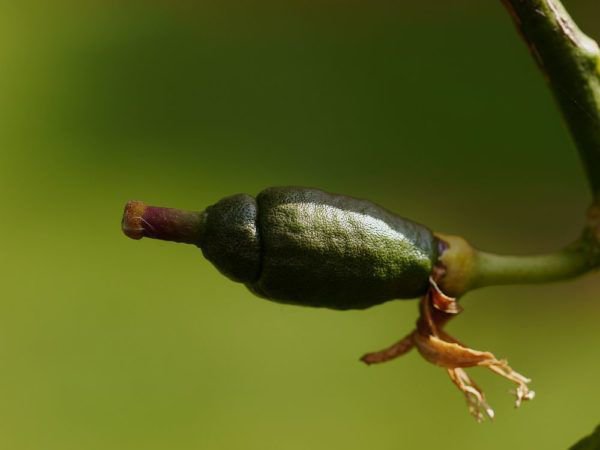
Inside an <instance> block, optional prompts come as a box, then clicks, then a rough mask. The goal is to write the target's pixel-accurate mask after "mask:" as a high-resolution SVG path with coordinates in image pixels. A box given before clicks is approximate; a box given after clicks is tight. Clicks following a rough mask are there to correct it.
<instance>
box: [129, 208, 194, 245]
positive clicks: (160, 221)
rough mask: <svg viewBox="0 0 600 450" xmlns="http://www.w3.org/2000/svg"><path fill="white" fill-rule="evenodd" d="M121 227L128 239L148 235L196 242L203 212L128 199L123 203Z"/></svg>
mask: <svg viewBox="0 0 600 450" xmlns="http://www.w3.org/2000/svg"><path fill="white" fill-rule="evenodd" d="M121 228H122V229H123V233H125V235H126V236H127V237H130V238H131V239H141V238H143V237H148V238H152V239H161V240H163V241H174V242H185V243H188V244H197V243H198V241H199V240H200V234H201V231H202V213H201V212H195V211H184V210H181V209H174V208H161V207H158V206H148V205H146V204H145V203H143V202H138V201H130V202H128V203H127V205H125V211H124V213H123V221H122V222H121Z"/></svg>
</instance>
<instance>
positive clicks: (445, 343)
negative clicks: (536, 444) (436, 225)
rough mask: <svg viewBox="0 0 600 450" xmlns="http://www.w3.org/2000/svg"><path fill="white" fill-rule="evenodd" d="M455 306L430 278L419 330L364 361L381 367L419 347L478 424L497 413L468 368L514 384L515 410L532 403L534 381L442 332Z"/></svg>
mask: <svg viewBox="0 0 600 450" xmlns="http://www.w3.org/2000/svg"><path fill="white" fill-rule="evenodd" d="M454 303H456V300H455V299H453V298H451V297H448V296H447V295H445V294H444V293H443V292H442V291H441V290H440V289H439V287H438V285H437V283H436V281H435V280H434V279H433V278H431V279H430V288H429V291H428V292H427V294H426V295H424V296H423V297H422V298H421V302H420V305H419V309H420V316H419V319H418V320H417V325H416V329H415V330H414V331H413V332H412V333H410V334H409V335H408V336H406V337H405V338H403V339H402V340H400V341H399V342H397V343H395V344H394V345H392V346H391V347H388V348H386V349H384V350H381V351H378V352H373V353H368V354H366V355H364V356H363V357H362V358H361V360H362V361H363V362H365V363H366V364H377V363H382V362H386V361H389V360H391V359H394V358H397V357H399V356H401V355H403V354H405V353H407V352H409V351H410V350H411V349H412V348H413V347H416V348H417V350H418V351H419V353H420V354H421V356H422V357H423V358H425V359H426V360H427V361H429V362H430V363H432V364H435V365H437V366H440V367H443V368H445V369H446V370H447V372H448V375H449V376H450V379H451V380H452V382H453V383H454V384H455V385H456V387H457V388H458V389H459V390H460V391H461V392H463V393H464V395H465V397H466V400H467V406H468V408H469V412H470V413H471V415H473V417H475V419H476V420H477V421H478V422H482V421H483V420H485V418H486V417H487V418H489V419H493V418H494V410H493V409H492V408H491V407H490V406H489V404H488V403H487V400H486V398H485V395H484V393H483V391H482V390H481V388H480V387H479V386H477V384H476V383H475V382H474V381H473V380H472V379H471V377H469V375H468V374H467V372H466V371H465V370H464V369H465V368H468V367H477V366H480V367H487V368H488V369H490V370H491V371H492V372H494V373H496V374H498V375H500V376H502V377H504V378H506V379H508V380H510V381H512V382H513V383H515V384H516V386H517V387H516V389H515V391H514V393H515V395H516V401H515V406H516V407H519V406H521V403H522V402H523V401H525V400H531V399H533V397H534V396H535V392H534V391H532V390H530V389H529V387H528V386H527V385H528V384H529V382H530V381H531V380H529V379H528V378H526V377H524V376H523V375H521V374H519V373H517V372H515V371H514V370H513V369H512V368H511V367H510V366H509V365H508V363H507V362H506V361H504V360H499V359H497V358H496V357H495V356H494V355H493V354H492V353H490V352H483V351H479V350H474V349H471V348H469V347H467V346H466V345H464V344H463V343H461V342H460V341H458V340H457V339H455V338H454V337H452V336H450V335H449V334H448V333H446V332H445V331H444V330H443V327H444V325H445V324H446V323H447V322H448V321H449V320H450V319H451V318H452V317H454V316H455V315H456V314H458V313H459V312H460V309H459V308H458V305H455V304H454ZM441 306H445V307H441Z"/></svg>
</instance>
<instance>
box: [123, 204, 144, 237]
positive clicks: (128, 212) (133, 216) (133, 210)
mask: <svg viewBox="0 0 600 450" xmlns="http://www.w3.org/2000/svg"><path fill="white" fill-rule="evenodd" d="M146 207H147V205H146V204H145V203H144V202H138V201H136V200H132V201H130V202H127V204H126V205H125V211H124V212H123V220H122V221H121V229H122V230H123V233H125V235H126V236H127V237H130V238H131V239H141V238H143V237H144V236H145V234H144V226H143V222H142V221H143V216H144V212H145V211H146Z"/></svg>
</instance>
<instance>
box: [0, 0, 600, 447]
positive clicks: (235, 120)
mask: <svg viewBox="0 0 600 450" xmlns="http://www.w3.org/2000/svg"><path fill="white" fill-rule="evenodd" d="M4 3H7V4H4V5H2V6H1V7H0V67H1V70H0V83H1V89H0V99H1V102H0V200H1V201H2V208H3V209H2V211H3V212H2V221H1V222H0V232H1V233H2V236H3V237H4V238H3V239H2V245H1V250H0V255H1V256H0V267H1V269H2V274H3V276H2V291H1V297H0V298H1V300H0V309H1V312H0V448H1V449H7V450H54V449H56V450H82V449H83V450H106V449H111V450H130V449H144V450H153V449H161V450H162V449H176V450H187V449H211V450H212V449H244V450H249V449H261V450H269V449H273V450H280V449H285V450H305V449H315V450H320V449H327V450H331V449H344V450H354V449H356V450H358V449H360V450H364V449H367V448H369V449H381V450H392V449H394V450H395V449H416V448H419V449H430V448H431V449H433V448H450V449H490V450H493V449H506V448H514V449H532V448H543V449H564V448H566V447H568V446H569V445H571V444H573V443H575V442H576V441H577V440H578V439H579V438H581V437H582V436H583V435H585V434H587V433H589V432H590V431H591V430H592V429H593V427H594V426H595V425H596V424H597V423H598V422H600V417H599V414H598V404H599V403H600V388H599V387H598V379H599V377H600V359H599V358H598V355H597V347H598V345H597V343H598V339H599V338H600V331H599V330H598V327H597V323H598V314H599V313H600V302H599V301H598V300H599V299H598V292H599V288H600V280H599V279H598V277H597V276H587V277H584V278H583V279H580V280H576V281H572V282H567V283H562V284H556V285H547V286H537V287H502V288H488V289H485V290H481V291H477V292H474V293H472V294H469V295H468V296H467V297H466V298H465V299H464V302H463V303H464V305H465V307H466V311H465V313H464V314H463V315H462V316H461V317H460V318H459V319H457V320H456V321H455V322H454V323H452V324H451V326H450V329H451V331H452V332H453V333H454V334H456V335H458V336H459V337H460V338H461V339H463V340H464V341H466V342H468V343H469V344H471V345H472V346H474V347H476V348H481V349H489V350H492V351H494V352H495V353H496V354H497V355H498V356H500V357H507V358H509V360H510V362H511V364H512V365H513V366H514V367H515V368H516V369H517V370H519V371H521V372H523V373H524V374H526V375H528V376H530V377H532V378H533V380H534V381H533V387H534V389H535V390H536V391H537V393H538V397H537V398H536V399H535V401H533V402H531V403H529V404H526V405H525V406H524V407H522V408H521V409H520V410H517V411H515V410H513V400H512V397H511V396H509V395H508V394H507V391H508V390H509V389H510V386H509V384H508V383H507V382H505V381H504V380H502V379H500V378H498V377H494V376H492V375H489V374H488V373H486V372H485V371H484V370H483V369H474V370H472V371H471V373H472V375H473V376H474V377H475V378H476V380H478V381H479V383H480V384H481V385H483V387H484V388H485V390H486V393H487V395H488V398H489V400H490V403H491V404H492V405H493V406H494V407H495V408H496V412H497V420H496V421H495V423H494V424H489V423H488V424H483V425H477V424H476V423H475V422H474V421H473V420H472V419H471V417H470V416H469V415H468V413H467V410H466V407H465V404H464V400H463V398H462V396H461V394H460V393H459V392H458V391H457V390H456V389H455V388H454V387H453V386H452V385H451V383H450V381H449V379H448V378H447V376H446V374H445V373H444V371H442V370H440V369H438V368H435V367H433V366H431V365H429V364H427V363H425V362H424V361H423V360H422V359H421V358H420V357H419V356H418V355H417V354H416V353H411V354H409V355H408V356H406V357H404V358H402V359H399V360H397V361H395V362H392V363H389V364H386V365H383V366H381V367H370V368H367V367H365V366H363V365H362V364H360V363H359V362H358V357H359V356H360V355H362V354H363V353H364V352H366V351H370V350H377V349H379V348H381V347H383V346H386V345H388V344H390V343H391V342H393V341H394V340H396V339H398V338H399V337H401V336H402V335H404V334H405V333H406V332H407V331H408V330H410V329H411V327H412V326H413V324H414V321H415V318H416V315H417V311H416V303H415V302H411V301H406V302H392V303H390V304H387V305H383V306H380V307H376V308H373V309H371V310H367V311H363V312H335V311H327V310H313V309H303V308H299V307H292V306H282V305H278V304H275V303H269V302H266V301H264V300H260V299H257V298H255V297H253V296H252V295H251V294H250V293H249V292H247V291H246V290H245V289H244V288H243V286H241V285H237V284H235V283H232V282H230V281H228V280H226V279H225V278H223V277H222V276H221V275H220V274H219V273H218V272H217V271H216V270H215V269H214V268H213V267H212V266H211V265H210V264H209V263H208V262H206V261H205V260H204V259H203V258H202V256H201V254H200V252H199V251H198V250H196V249H194V248H193V247H191V246H184V245H174V244H168V243H162V242H155V241H150V240H144V241H141V242H134V241H131V240H128V239H126V238H125V237H124V236H123V235H122V234H121V232H120V227H119V225H120V223H119V222H120V216H121V212H122V207H123V205H124V203H125V202H126V201H127V200H130V199H139V200H144V201H147V202H149V203H153V204H157V205H166V206H173V207H181V208H190V209H200V208H203V207H205V206H206V205H208V204H211V203H213V202H215V201H217V200H218V199H220V198H221V197H223V196H225V195H229V194H233V193H237V192H248V193H256V192H258V191H259V190H260V189H262V188H263V187H266V186H270V185H285V184H297V185H307V186H315V187H320V188H323V189H326V190H329V191H333V192H339V193H345V194H349V195H354V196H358V197H363V198H369V199H371V200H373V201H376V202H378V203H380V204H382V205H385V206H386V207H388V208H390V209H392V210H394V211H397V212H398V213H400V214H402V215H405V216H407V217H410V218H412V219H414V220H417V221H420V222H423V223H426V224H428V225H429V226H430V227H432V228H434V229H436V230H440V231H444V232H449V233H458V234H461V235H464V236H466V237H468V238H469V239H470V240H471V241H472V242H473V243H475V244H476V245H478V246H480V247H482V248H485V249H489V250H496V251H501V252H523V253H526V252H536V251H546V250H551V249H554V248H557V247H558V246H560V245H563V244H566V243H568V242H569V241H570V240H572V239H574V238H575V237H576V236H577V234H578V232H579V229H580V228H581V226H582V222H583V214H582V213H583V211H584V209H585V207H586V206H587V204H588V203H589V201H590V197H589V194H588V191H587V186H586V182H585V180H584V178H583V171H582V168H581V167H580V164H579V160H578V158H577V154H576V151H575V149H574V147H573V145H572V143H571V141H570V139H569V137H568V135H567V133H566V131H565V128H564V126H563V124H562V122H561V120H560V117H559V115H558V113H557V109H556V107H555V105H554V103H553V100H552V98H551V97H550V95H549V93H548V91H547V89H546V87H545V86H544V83H543V81H542V77H541V76H540V75H539V74H538V72H537V70H536V68H535V66H534V64H533V62H532V61H531V58H530V56H529V55H528V53H527V51H526V49H525V46H524V45H523V44H522V43H521V42H520V41H519V39H518V37H517V35H516V32H515V30H514V29H513V26H512V24H511V23H510V21H509V19H508V17H507V14H506V12H505V11H504V10H503V9H502V7H501V6H500V2H499V1H492V2H480V1H477V0H470V1H469V0H461V1H457V2H443V1H433V2H427V4H423V5H422V6H418V5H417V4H416V3H415V2H405V1H400V0H399V1H397V2H379V3H376V4H366V3H363V2H341V1H328V2H303V1H300V0H294V1H291V2H285V3H280V2H268V1H255V2H250V3H247V2H234V1H230V0H226V1H222V2H209V3H202V4H199V5H193V4H190V3H189V2H174V1H172V2H171V1H164V2H158V1H152V2H151V1H146V2H142V1H140V2H133V1H127V2H64V1H63V2H46V3H42V2H11V4H8V2H4ZM422 3H425V2H422ZM567 5H568V6H569V7H570V9H571V11H572V12H573V14H574V15H575V17H576V18H578V19H579V21H580V23H581V24H582V26H583V27H584V28H585V29H586V30H587V31H588V32H589V33H590V34H591V35H592V36H595V37H596V38H599V37H600V21H598V20H597V19H598V17H600V16H599V13H600V5H598V3H597V2H592V1H591V0H579V1H575V0H572V1H569V2H568V4H567Z"/></svg>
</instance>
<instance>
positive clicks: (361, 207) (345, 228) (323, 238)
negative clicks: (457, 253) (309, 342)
mask: <svg viewBox="0 0 600 450" xmlns="http://www.w3.org/2000/svg"><path fill="white" fill-rule="evenodd" d="M202 214H203V217H202V226H201V227H200V239H199V242H198V245H199V246H200V248H201V249H202V251H203V253H204V255H205V257H206V258H207V259H209V260H210V261H211V262H213V264H214V265H215V266H216V267H217V268H218V269H219V270H220V271H221V272H222V273H223V274H224V275H226V276H228V277H229V278H231V279H232V280H234V281H239V282H242V283H244V284H245V285H246V286H247V287H248V288H249V289H250V290H251V291H252V292H253V293H255V294H256V295H258V296H260V297H263V298H266V299H269V300H273V301H276V302H280V303H288V304H295V305H304V306H313V307H325V308H332V309H339V310H345V309H364V308H368V307H371V306H374V305H378V304H380V303H383V302H386V301H388V300H392V299H398V298H414V297H418V296H420V295H423V294H424V293H425V292H426V291H427V288H428V286H429V275H430V273H431V271H432V268H433V265H434V264H435V262H436V260H437V256H438V255H437V252H438V241H437V239H436V238H435V237H434V236H433V234H432V232H431V231H430V230H429V229H428V228H426V227H424V226H423V225H420V224H417V223H414V222H411V221H409V220H406V219H403V218H401V217H398V216H396V215H394V214H392V213H391V212H389V211H387V210H385V209H383V208H381V207H380V206H378V205H375V204H374V203H372V202H369V201H367V200H359V199H355V198H352V197H347V196H343V195H335V194H329V193H326V192H323V191H320V190H317V189H310V188H299V187H274V188H268V189H265V190H264V191H262V192H260V193H259V194H258V196H257V197H256V200H255V199H253V198H252V197H250V196H248V195H245V194H239V195H235V196H232V197H227V198H225V199H223V200H221V201H219V202H218V203H216V204H215V205H213V206H210V207H209V208H207V209H206V210H205V211H204V212H203V213H202Z"/></svg>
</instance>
